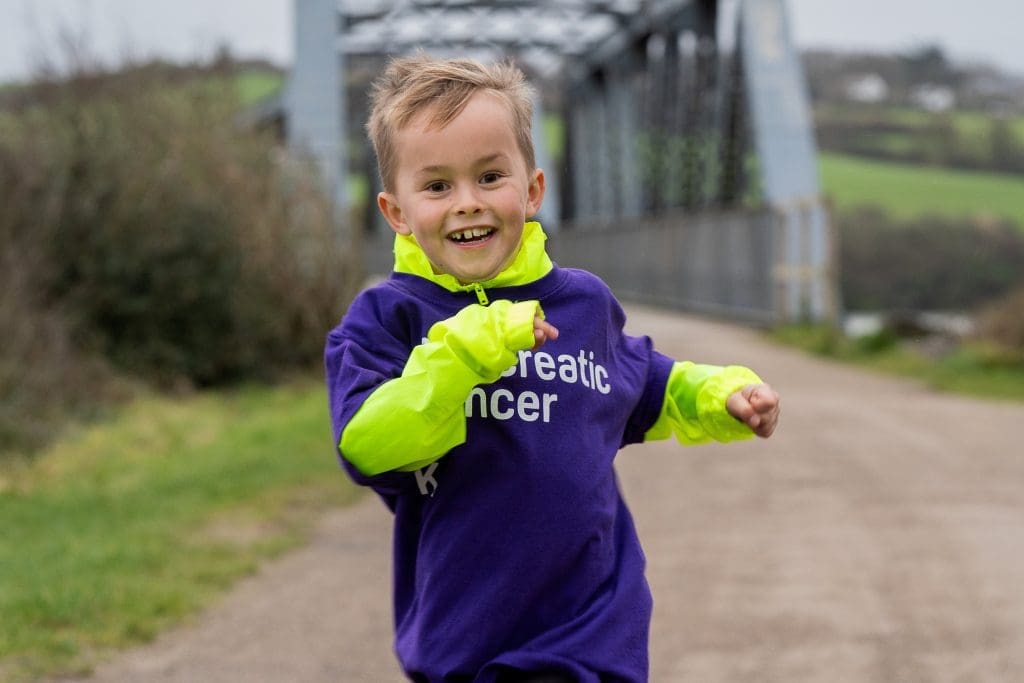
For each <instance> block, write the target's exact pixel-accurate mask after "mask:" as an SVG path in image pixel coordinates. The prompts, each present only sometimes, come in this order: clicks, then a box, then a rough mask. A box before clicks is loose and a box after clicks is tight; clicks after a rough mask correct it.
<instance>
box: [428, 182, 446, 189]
mask: <svg viewBox="0 0 1024 683" xmlns="http://www.w3.org/2000/svg"><path fill="white" fill-rule="evenodd" d="M446 189H448V183H444V182H441V181H440V180H435V181H434V182H432V183H430V184H429V185H427V192H444V191H445V190H446Z"/></svg>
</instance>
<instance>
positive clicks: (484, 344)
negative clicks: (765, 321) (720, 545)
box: [338, 222, 761, 476]
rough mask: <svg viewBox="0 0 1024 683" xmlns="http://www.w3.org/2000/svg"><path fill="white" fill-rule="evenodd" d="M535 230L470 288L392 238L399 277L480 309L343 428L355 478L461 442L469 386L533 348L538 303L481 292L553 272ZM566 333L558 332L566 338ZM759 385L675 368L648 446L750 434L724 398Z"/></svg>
mask: <svg viewBox="0 0 1024 683" xmlns="http://www.w3.org/2000/svg"><path fill="white" fill-rule="evenodd" d="M546 239H547V238H546V236H545V235H544V232H543V230H542V229H541V227H540V224H539V223H536V222H529V223H527V224H526V225H525V227H524V232H523V239H522V245H521V247H520V250H519V253H518V254H517V256H516V258H515V259H514V260H513V262H512V264H511V265H510V266H509V267H508V268H506V269H505V270H504V271H502V272H501V273H500V274H499V275H498V276H497V277H495V278H494V279H493V280H489V281H487V282H481V283H472V284H469V285H462V284H460V283H459V282H458V281H457V280H456V279H455V278H454V277H452V276H451V275H446V274H436V273H434V272H433V269H432V268H431V265H430V262H429V261H428V260H427V257H426V255H425V254H424V253H423V251H422V250H421V249H420V248H419V246H418V245H417V244H416V241H415V239H414V238H413V237H412V236H403V235H398V236H396V240H395V271H396V272H400V273H409V274H412V275H417V276H419V277H422V278H425V279H427V280H430V281H431V282H434V283H435V284H437V285H440V286H441V287H443V288H444V289H446V290H448V291H450V292H467V291H472V292H475V293H476V296H477V299H478V301H479V303H476V304H472V305H469V306H466V307H465V308H463V309H462V310H461V311H460V312H459V313H458V314H457V315H455V316H453V317H451V318H448V319H446V320H441V321H439V322H437V323H436V324H434V325H433V326H432V327H431V328H430V329H429V331H428V333H427V339H426V340H425V341H424V342H423V343H422V344H419V345H418V346H416V347H415V348H414V349H413V351H412V353H411V354H410V356H409V359H408V361H407V362H406V364H405V367H404V369H403V371H402V374H401V376H399V377H396V378H394V379H391V380H388V381H386V382H384V383H382V384H381V385H380V386H378V387H377V388H376V389H375V390H374V391H373V392H372V393H371V394H370V395H369V396H368V397H367V399H366V400H365V401H364V402H363V404H362V406H360V408H359V409H358V411H357V412H356V414H355V415H354V416H353V417H352V419H351V420H350V421H349V422H348V424H347V425H346V426H345V428H344V430H343V432H342V435H341V438H340V442H339V444H338V445H339V448H340V450H341V453H342V454H343V455H344V457H345V458H346V459H347V460H348V461H349V462H351V463H352V464H353V465H354V466H355V467H356V468H357V469H358V470H359V471H360V472H362V473H363V474H364V475H367V476H373V475H376V474H380V473H383V472H388V471H392V470H400V471H412V470H416V469H419V468H422V467H425V466H426V465H429V464H430V463H432V462H434V461H435V460H437V459H439V458H441V457H442V456H443V455H444V454H445V453H447V452H448V451H449V450H451V449H452V448H453V447H455V446H457V445H459V444H461V443H463V442H465V440H466V417H465V412H464V404H465V401H466V398H467V396H468V395H469V393H470V392H471V391H472V389H473V387H475V386H477V385H480V384H490V383H493V382H495V381H496V380H497V379H498V378H499V377H500V376H501V374H502V373H503V372H504V371H506V370H507V369H508V368H510V367H512V366H513V365H515V364H516V362H517V361H518V356H517V352H518V351H521V350H525V349H529V348H531V347H532V346H533V344H534V337H533V327H534V317H535V316H543V311H542V310H541V307H540V303H539V302H538V301H520V302H515V303H514V302H512V301H508V300H495V301H490V300H489V299H488V297H487V290H488V289H490V288H493V287H508V286H514V285H523V284H528V283H530V282H534V281H536V280H539V279H540V278H542V277H544V276H545V275H546V274H547V273H548V272H550V271H551V269H552V267H553V264H552V262H551V259H550V258H549V257H548V255H547V252H546V251H545V249H544V242H545V240H546ZM563 332H564V331H563ZM760 382H761V380H760V378H759V377H758V376H757V375H756V374H754V373H753V372H752V371H750V370H748V369H747V368H743V367H739V366H728V367H719V366H713V365H698V364H695V363H691V362H677V363H675V365H674V366H673V368H672V371H671V373H670V375H669V379H668V383H667V386H666V391H665V400H664V404H663V406H662V410H661V414H660V416H659V417H658V419H657V421H656V422H655V424H654V425H653V426H652V427H651V428H650V429H649V430H648V431H647V433H646V434H645V435H644V439H645V440H657V439H665V438H668V437H670V436H672V435H673V434H674V435H675V436H676V438H677V439H678V441H679V442H680V443H683V444H697V443H702V442H706V441H709V440H712V439H714V440H717V441H734V440H738V439H745V438H750V437H751V436H752V435H753V434H752V432H751V431H750V429H749V428H747V427H746V425H744V424H743V423H741V422H739V421H738V420H736V419H734V418H733V417H732V416H731V415H729V413H728V412H727V411H726V409H725V401H726V399H727V398H728V397H729V396H730V395H731V394H732V393H733V392H735V391H738V390H739V389H741V388H742V387H744V386H745V385H748V384H756V383H760Z"/></svg>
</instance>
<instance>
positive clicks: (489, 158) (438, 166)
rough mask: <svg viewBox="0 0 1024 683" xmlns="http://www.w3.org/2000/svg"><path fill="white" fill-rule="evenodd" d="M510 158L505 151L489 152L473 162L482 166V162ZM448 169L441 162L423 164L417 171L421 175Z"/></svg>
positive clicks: (487, 162) (488, 162)
mask: <svg viewBox="0 0 1024 683" xmlns="http://www.w3.org/2000/svg"><path fill="white" fill-rule="evenodd" d="M508 158H509V157H508V155H507V154H505V153H504V152H495V153H494V154H488V155H487V156H483V157H480V158H479V159H477V160H476V161H474V162H473V165H474V166H480V165H482V164H490V163H492V162H495V161H499V160H505V159H508ZM447 170H448V167H447V166H443V165H441V164H433V165H430V166H422V167H420V168H418V169H416V173H417V175H419V174H430V173H440V172H442V171H447Z"/></svg>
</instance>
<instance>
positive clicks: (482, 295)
mask: <svg viewBox="0 0 1024 683" xmlns="http://www.w3.org/2000/svg"><path fill="white" fill-rule="evenodd" d="M473 291H474V292H475V293H476V300H477V301H479V302H480V305H481V306H487V305H488V304H490V303H491V300H490V299H488V298H487V292H485V291H484V288H483V287H481V286H480V283H479V282H474V283H473Z"/></svg>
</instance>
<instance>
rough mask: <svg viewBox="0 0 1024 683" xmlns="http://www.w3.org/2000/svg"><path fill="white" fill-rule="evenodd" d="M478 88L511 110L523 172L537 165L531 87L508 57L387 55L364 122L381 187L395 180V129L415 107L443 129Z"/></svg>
mask: <svg viewBox="0 0 1024 683" xmlns="http://www.w3.org/2000/svg"><path fill="white" fill-rule="evenodd" d="M480 91H488V92H492V93H494V94H496V95H497V96H498V97H500V98H501V99H502V100H503V101H504V102H505V103H506V104H507V105H508V108H509V112H510V113H511V114H512V128H513V133H514V134H515V138H516V144H517V145H518V147H519V150H520V151H521V152H522V154H523V158H524V159H525V160H526V169H527V171H532V170H533V169H534V168H535V167H536V165H537V162H536V158H535V156H534V152H533V139H532V137H531V130H530V125H531V119H532V116H533V92H534V91H533V88H532V87H530V85H529V84H528V83H527V81H526V77H525V76H524V75H523V72H522V71H520V70H519V68H518V67H516V66H515V65H514V64H512V63H511V62H502V63H499V64H493V65H485V64H482V63H481V62H478V61H476V60H472V59H436V58H434V57H430V56H429V55H425V54H418V55H414V56H411V57H399V58H395V59H392V60H391V61H390V62H389V63H388V65H387V67H386V68H385V70H384V73H383V74H381V76H380V77H379V78H377V80H376V81H374V83H373V89H372V92H371V95H370V105H371V106H370V120H369V121H368V122H367V124H366V130H367V132H368V133H369V136H370V141H371V142H372V143H373V149H374V151H375V152H376V153H377V168H378V170H379V171H380V179H381V182H382V183H383V184H384V189H385V190H387V191H392V190H393V189H394V182H395V177H394V176H395V165H396V163H397V150H396V149H395V134H396V133H397V132H398V131H400V130H402V128H404V127H405V126H406V125H408V124H409V122H410V121H411V120H412V119H413V117H415V116H416V115H417V114H418V113H419V112H421V111H424V110H426V109H431V110H432V113H431V115H430V118H429V119H428V120H427V125H428V126H431V127H437V128H443V127H444V126H446V125H447V124H449V123H450V122H451V121H452V119H454V118H455V117H456V116H458V115H459V114H460V113H461V112H462V110H463V109H464V108H465V106H466V103H467V102H468V101H469V99H470V98H471V97H472V96H473V95H475V94H476V93H478V92H480Z"/></svg>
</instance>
